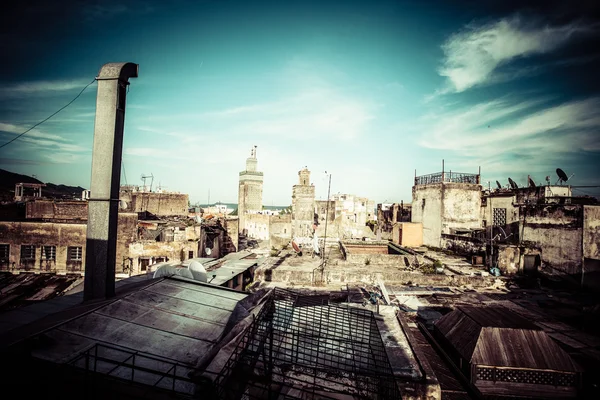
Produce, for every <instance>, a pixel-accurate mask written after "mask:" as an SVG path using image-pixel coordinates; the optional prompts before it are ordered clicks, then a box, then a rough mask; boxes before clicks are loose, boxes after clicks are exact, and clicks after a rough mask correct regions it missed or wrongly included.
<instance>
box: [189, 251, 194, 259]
mask: <svg viewBox="0 0 600 400" xmlns="http://www.w3.org/2000/svg"><path fill="white" fill-rule="evenodd" d="M188 258H194V250H190V251H188Z"/></svg>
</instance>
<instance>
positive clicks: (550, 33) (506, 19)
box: [0, 0, 600, 205]
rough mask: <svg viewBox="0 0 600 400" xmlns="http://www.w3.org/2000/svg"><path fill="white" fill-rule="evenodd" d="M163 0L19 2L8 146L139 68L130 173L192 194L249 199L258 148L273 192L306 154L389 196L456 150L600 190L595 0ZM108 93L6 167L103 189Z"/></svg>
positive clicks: (599, 29)
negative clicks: (246, 186)
mask: <svg viewBox="0 0 600 400" xmlns="http://www.w3.org/2000/svg"><path fill="white" fill-rule="evenodd" d="M13 3H15V4H17V3H23V2H13ZM164 3H165V2H153V1H141V0H140V1H113V0H106V1H99V0H98V1H96V0H90V1H85V0H81V1H71V2H62V3H61V4H62V5H61V6H60V7H59V6H57V5H56V4H55V3H53V2H47V1H29V2H27V4H28V5H27V6H24V5H18V4H17V5H12V6H9V8H4V10H3V13H2V15H1V16H0V39H1V40H0V47H1V49H2V50H1V51H2V55H3V59H4V62H3V63H2V64H0V145H3V144H4V143H6V142H8V141H10V140H11V139H13V138H14V137H15V136H16V135H18V134H20V133H22V132H23V131H25V130H27V129H28V128H30V127H31V126H32V125H34V124H36V123H37V122H39V121H41V120H43V119H44V118H46V117H47V116H49V115H50V114H52V113H53V112H55V111H56V110H58V109H59V108H60V107H62V106H63V105H65V104H66V103H68V102H69V101H70V100H72V99H73V98H74V97H75V96H76V95H77V94H78V93H79V92H80V91H81V90H82V89H83V88H84V87H85V86H86V85H87V84H88V83H90V82H93V79H94V77H95V76H96V74H97V73H98V71H99V69H100V67H101V66H102V65H103V64H105V63H107V62H121V61H130V62H134V63H138V64H139V65H140V67H139V78H137V79H132V80H131V85H130V89H129V94H128V98H127V107H128V108H127V114H126V124H125V139H124V156H123V164H124V170H123V173H122V175H121V182H122V183H129V184H141V183H142V181H141V178H140V177H141V176H142V175H150V174H153V175H154V185H155V186H157V185H158V184H160V185H161V186H162V187H163V188H165V189H166V190H172V191H179V192H186V193H189V194H190V197H191V200H192V202H206V201H207V199H208V193H209V191H210V199H211V202H212V201H217V200H220V201H224V202H235V201H237V182H238V173H239V171H241V170H243V169H244V166H245V158H246V157H248V155H249V154H250V149H251V148H252V146H254V145H256V146H258V159H259V169H260V170H262V171H263V172H264V177H265V183H264V197H263V202H264V204H265V205H273V204H274V205H287V204H290V203H291V187H292V185H294V184H295V183H296V181H297V172H298V170H300V169H301V168H303V167H304V166H308V168H309V169H310V170H311V171H312V173H313V175H312V180H313V182H314V183H315V185H316V186H317V196H318V197H322V198H323V197H325V196H326V193H327V178H326V175H325V171H328V172H329V173H331V174H332V181H331V192H332V193H338V192H342V193H354V194H357V195H361V196H367V197H370V198H372V199H374V200H375V201H376V202H383V201H389V202H393V201H397V202H399V201H400V200H404V201H410V199H411V185H412V180H413V177H414V174H415V170H416V172H417V174H427V173H433V172H438V171H440V170H441V163H442V159H445V165H446V169H447V170H453V171H459V172H477V170H478V168H479V166H481V172H482V175H483V181H484V183H485V184H486V185H487V182H488V181H491V182H492V185H495V181H496V180H499V181H500V182H501V183H502V184H506V183H507V182H508V181H507V178H508V177H512V179H513V180H515V181H516V182H517V183H518V184H520V185H522V184H525V182H526V179H527V175H528V174H529V175H531V176H532V177H533V179H534V180H535V181H536V182H545V178H546V176H550V180H551V182H552V183H555V182H556V179H557V177H556V173H555V170H556V168H557V167H560V168H562V169H563V170H565V171H566V172H567V174H569V175H571V174H575V175H574V176H573V177H572V178H571V180H572V183H573V185H582V186H583V185H600V129H599V128H600V79H598V71H600V51H598V50H596V49H599V48H600V40H599V38H600V34H599V33H600V18H599V14H600V13H599V8H598V6H597V5H596V3H597V2H595V1H574V0H571V1H568V2H564V1H546V2H531V3H528V2H527V1H518V2H512V1H506V0H505V1H487V2H485V1H484V2H481V1H461V2H448V1H444V2H439V3H434V2H422V1H350V0H345V1H339V2H334V1H315V2H312V1H308V0H302V1H295V0H288V1H270V2H265V1H259V0H257V1H228V0H221V1H184V0H174V1H171V2H170V3H169V5H165V4H164ZM540 3H543V4H544V8H543V9H542V8H540V7H539V4H540ZM5 7H6V6H5ZM96 89H97V86H96V83H95V82H94V83H92V85H90V86H89V87H88V88H87V89H86V91H84V92H83V94H82V95H81V97H79V98H78V99H77V100H76V101H75V102H74V103H73V104H71V105H70V106H69V107H68V108H66V109H65V110H64V111H62V112H60V113H59V114H57V115H56V116H55V117H53V118H52V119H50V120H49V121H47V122H45V123H44V124H42V125H40V126H39V127H37V128H36V129H34V130H32V131H30V132H29V133H27V134H26V135H24V136H22V137H21V138H19V139H17V140H15V141H14V142H12V143H11V144H9V145H6V146H4V147H2V148H0V168H3V169H8V170H10V171H13V172H18V173H23V174H27V175H32V174H35V175H36V176H37V177H38V179H41V180H43V181H45V182H53V183H64V184H70V185H81V186H84V187H88V186H89V182H90V174H91V168H90V165H91V148H92V140H93V132H94V112H95V97H96ZM578 190H579V191H578V192H576V193H578V194H585V193H589V194H594V195H600V190H598V188H580V189H578Z"/></svg>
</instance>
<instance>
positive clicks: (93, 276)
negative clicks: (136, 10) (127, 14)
mask: <svg viewBox="0 0 600 400" xmlns="http://www.w3.org/2000/svg"><path fill="white" fill-rule="evenodd" d="M138 67H139V66H138V65H137V64H133V63H129V62H128V63H108V64H104V65H103V66H102V68H101V69H100V73H99V74H98V76H97V77H96V80H97V81H98V94H97V96H96V120H95V124H94V144H93V150H92V178H91V184H90V193H91V195H90V198H89V199H88V224H87V238H86V250H85V251H86V255H85V278H84V289H83V299H84V301H85V300H93V299H105V298H109V297H113V296H114V295H115V264H116V254H117V221H118V212H119V186H120V178H121V156H122V152H123V127H124V123H125V101H126V97H127V85H129V78H137V76H138Z"/></svg>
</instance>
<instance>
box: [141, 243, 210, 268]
mask: <svg viewBox="0 0 600 400" xmlns="http://www.w3.org/2000/svg"><path fill="white" fill-rule="evenodd" d="M190 252H191V257H190ZM197 252H198V242H195V241H193V242H188V241H185V242H157V241H155V240H140V241H137V242H133V243H131V244H130V245H129V258H130V259H131V273H132V275H136V274H140V273H144V272H147V271H153V270H154V269H153V268H152V267H151V266H152V265H153V264H155V263H157V262H161V261H185V260H188V259H190V258H194V257H196V256H197ZM142 260H144V261H142ZM145 260H147V261H145ZM144 262H147V263H148V266H147V267H145V268H144V266H143V264H144Z"/></svg>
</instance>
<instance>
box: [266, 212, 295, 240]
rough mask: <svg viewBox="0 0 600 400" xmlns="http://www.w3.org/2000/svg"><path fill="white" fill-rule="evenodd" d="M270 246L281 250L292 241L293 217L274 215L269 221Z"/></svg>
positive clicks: (289, 215)
mask: <svg viewBox="0 0 600 400" xmlns="http://www.w3.org/2000/svg"><path fill="white" fill-rule="evenodd" d="M269 238H270V241H271V242H270V246H273V247H275V248H281V247H283V246H285V245H286V244H288V243H289V242H290V240H291V239H292V215H291V214H283V215H272V216H271V217H270V219H269Z"/></svg>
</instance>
